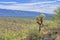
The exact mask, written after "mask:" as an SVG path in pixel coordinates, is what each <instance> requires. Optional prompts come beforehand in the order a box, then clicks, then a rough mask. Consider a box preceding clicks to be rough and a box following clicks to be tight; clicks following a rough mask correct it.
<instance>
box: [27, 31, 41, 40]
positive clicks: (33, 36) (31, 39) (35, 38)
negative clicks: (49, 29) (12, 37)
mask: <svg viewBox="0 0 60 40" xmlns="http://www.w3.org/2000/svg"><path fill="white" fill-rule="evenodd" d="M39 39H41V36H40V34H39V32H38V31H31V32H29V34H28V36H27V40H39Z"/></svg>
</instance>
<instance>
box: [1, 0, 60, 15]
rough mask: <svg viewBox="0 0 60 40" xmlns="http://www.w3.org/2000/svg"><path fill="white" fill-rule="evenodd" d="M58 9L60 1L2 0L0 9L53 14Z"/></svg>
mask: <svg viewBox="0 0 60 40" xmlns="http://www.w3.org/2000/svg"><path fill="white" fill-rule="evenodd" d="M58 7H60V0H0V9H9V10H23V11H34V12H43V13H48V14H53V13H54V10H56V9H57V8H58Z"/></svg>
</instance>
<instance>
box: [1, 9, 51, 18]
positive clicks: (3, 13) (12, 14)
mask: <svg viewBox="0 0 60 40" xmlns="http://www.w3.org/2000/svg"><path fill="white" fill-rule="evenodd" d="M40 14H41V13H40V12H32V11H21V10H7V9H0V17H31V18H34V17H36V16H39V15H40ZM44 14H45V15H46V17H50V16H51V15H52V14H47V13H44Z"/></svg>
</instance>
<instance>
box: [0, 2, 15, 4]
mask: <svg viewBox="0 0 60 40" xmlns="http://www.w3.org/2000/svg"><path fill="white" fill-rule="evenodd" d="M0 3H5V4H8V3H16V2H0Z"/></svg>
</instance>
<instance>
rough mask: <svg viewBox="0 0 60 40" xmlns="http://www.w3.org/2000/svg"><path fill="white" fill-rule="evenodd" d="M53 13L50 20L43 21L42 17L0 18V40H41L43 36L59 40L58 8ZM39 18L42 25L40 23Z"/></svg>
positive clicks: (59, 11)
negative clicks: (50, 36)
mask: <svg viewBox="0 0 60 40" xmlns="http://www.w3.org/2000/svg"><path fill="white" fill-rule="evenodd" d="M55 13H56V14H54V15H53V16H52V17H51V18H52V19H51V20H47V19H44V17H45V16H43V15H41V16H40V17H39V16H38V17H37V18H35V19H31V18H30V19H29V18H0V40H43V37H44V36H45V35H46V36H48V35H52V38H54V37H53V36H56V39H54V40H59V39H60V32H59V31H60V8H58V9H57V10H55ZM41 17H42V18H43V19H42V20H43V21H42V22H43V23H40V21H41V20H39V19H40V18H41ZM41 25H43V26H41ZM41 27H42V28H41ZM39 28H41V30H40V29H39ZM39 31H40V32H39Z"/></svg>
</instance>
